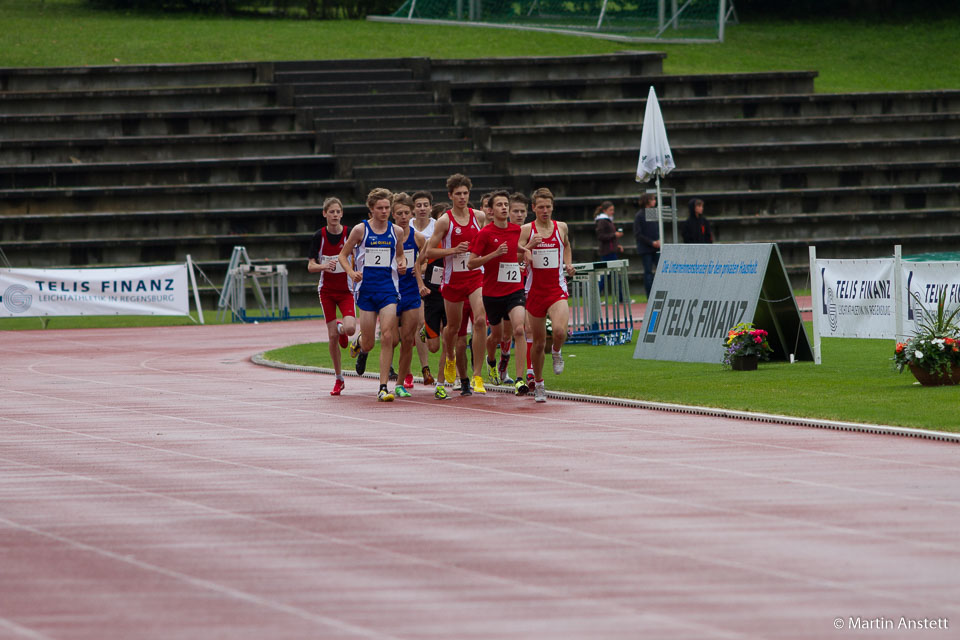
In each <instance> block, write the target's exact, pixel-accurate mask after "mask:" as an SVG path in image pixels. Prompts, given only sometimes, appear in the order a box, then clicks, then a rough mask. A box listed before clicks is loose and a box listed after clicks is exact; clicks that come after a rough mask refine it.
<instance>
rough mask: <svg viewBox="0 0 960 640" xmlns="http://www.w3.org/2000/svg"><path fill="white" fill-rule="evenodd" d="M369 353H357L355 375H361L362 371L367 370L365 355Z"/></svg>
mask: <svg viewBox="0 0 960 640" xmlns="http://www.w3.org/2000/svg"><path fill="white" fill-rule="evenodd" d="M368 355H370V354H368V353H366V352H364V351H360V352H359V353H357V367H356V368H357V375H358V376H362V375H363V372H364V371H366V370H367V356H368Z"/></svg>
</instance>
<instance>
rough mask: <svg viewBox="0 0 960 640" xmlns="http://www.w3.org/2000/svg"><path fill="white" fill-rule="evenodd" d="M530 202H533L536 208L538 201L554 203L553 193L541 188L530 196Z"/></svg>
mask: <svg viewBox="0 0 960 640" xmlns="http://www.w3.org/2000/svg"><path fill="white" fill-rule="evenodd" d="M530 200H531V201H532V202H533V204H534V206H536V204H537V200H549V201H550V202H553V201H554V198H553V192H552V191H550V189H547V188H546V187H540V188H539V189H537V190H536V191H534V192H533V193H531V194H530Z"/></svg>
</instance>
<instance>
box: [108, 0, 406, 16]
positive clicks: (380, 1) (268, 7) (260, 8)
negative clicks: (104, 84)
mask: <svg viewBox="0 0 960 640" xmlns="http://www.w3.org/2000/svg"><path fill="white" fill-rule="evenodd" d="M89 1H90V3H91V4H95V5H97V6H101V7H108V8H111V9H122V10H141V11H164V12H177V11H184V12H188V13H212V14H220V15H258V16H263V15H275V16H282V17H302V18H309V19H318V20H338V19H359V18H364V17H366V16H367V15H387V14H390V13H392V12H393V11H394V10H395V9H396V8H397V6H398V4H399V2H398V0H89Z"/></svg>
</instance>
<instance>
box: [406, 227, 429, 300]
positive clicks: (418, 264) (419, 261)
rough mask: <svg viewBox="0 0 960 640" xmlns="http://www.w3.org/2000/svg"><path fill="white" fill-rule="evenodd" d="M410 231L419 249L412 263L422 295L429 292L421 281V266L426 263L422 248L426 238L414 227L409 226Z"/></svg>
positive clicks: (424, 245) (425, 244) (425, 243)
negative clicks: (415, 259)
mask: <svg viewBox="0 0 960 640" xmlns="http://www.w3.org/2000/svg"><path fill="white" fill-rule="evenodd" d="M410 231H411V232H412V233H413V234H414V235H413V241H414V242H416V243H417V248H418V249H419V250H420V253H419V254H418V255H417V261H416V262H415V263H414V265H413V275H414V276H415V277H416V278H417V289H418V290H419V291H420V297H423V296H425V295H429V294H430V289H429V288H428V287H427V285H426V284H424V282H423V267H424V265H426V261H425V260H424V255H425V254H424V251H423V249H424V247H426V246H427V238H426V236H424V235H423V234H422V233H420V232H419V231H417V230H416V229H413V228H411V229H410Z"/></svg>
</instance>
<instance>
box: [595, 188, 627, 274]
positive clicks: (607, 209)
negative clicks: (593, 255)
mask: <svg viewBox="0 0 960 640" xmlns="http://www.w3.org/2000/svg"><path fill="white" fill-rule="evenodd" d="M615 211H616V208H615V207H614V206H613V203H612V202H610V201H609V200H604V201H603V202H602V203H600V206H599V207H597V210H596V211H595V212H594V219H595V220H596V223H597V242H598V243H599V251H600V259H601V260H616V259H617V258H619V257H620V254H621V253H622V252H623V247H622V246H620V238H622V237H623V231H620V230H618V229H617V226H616V224H615V223H614V221H613V216H614V212H615Z"/></svg>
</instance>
